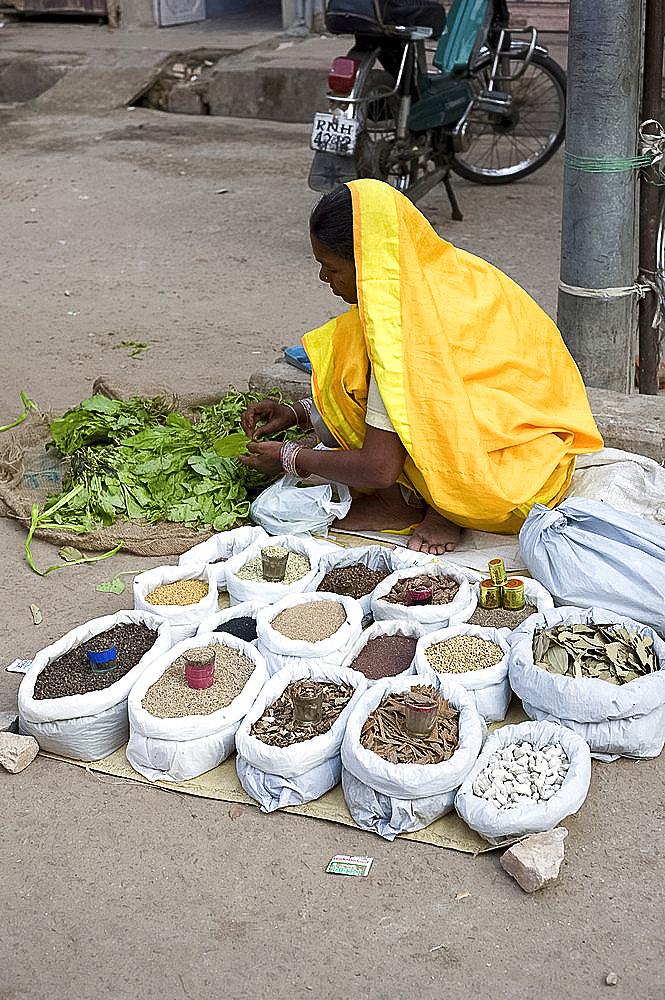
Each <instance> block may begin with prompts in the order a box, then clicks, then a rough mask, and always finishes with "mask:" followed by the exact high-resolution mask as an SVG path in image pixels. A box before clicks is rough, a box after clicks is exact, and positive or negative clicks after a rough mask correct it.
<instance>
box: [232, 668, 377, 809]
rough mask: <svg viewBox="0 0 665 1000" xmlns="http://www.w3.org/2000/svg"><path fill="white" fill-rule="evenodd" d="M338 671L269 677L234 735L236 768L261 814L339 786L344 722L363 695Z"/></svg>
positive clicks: (355, 679)
mask: <svg viewBox="0 0 665 1000" xmlns="http://www.w3.org/2000/svg"><path fill="white" fill-rule="evenodd" d="M365 685H366V681H365V678H364V677H362V675H360V674H357V673H355V672H354V671H352V670H345V669H344V668H342V667H337V668H335V667H330V666H326V667H320V666H318V665H316V664H315V665H312V666H309V665H305V664H300V665H292V666H290V667H285V668H284V669H283V670H280V671H279V673H277V674H273V676H272V677H270V679H269V680H268V681H267V683H266V684H265V685H264V687H263V689H262V690H261V693H260V695H259V697H258V698H257V700H256V701H255V703H254V705H253V706H252V708H251V710H250V711H249V713H248V714H247V715H246V716H245V718H244V720H243V721H242V723H241V724H240V726H239V728H238V732H237V733H236V750H237V752H238V756H237V761H236V768H237V771H238V778H239V779H240V783H241V785H242V787H243V788H244V789H245V791H246V792H247V793H248V794H249V795H251V796H252V798H253V799H255V800H256V801H257V802H258V803H259V805H260V806H261V809H262V810H263V812H273V811H274V810H275V809H281V808H283V807H284V806H293V805H300V804H302V803H303V802H311V801H313V800H314V799H318V798H319V797H320V796H321V795H323V794H324V793H325V792H327V791H329V790H330V789H331V788H334V786H335V785H336V784H337V783H338V782H339V779H340V773H341V769H342V762H341V758H340V747H341V745H342V738H343V736H344V730H345V728H346V722H347V719H348V717H349V715H350V713H351V711H352V709H353V706H354V705H355V703H356V701H357V700H358V698H359V696H360V695H361V694H362V692H363V691H364V690H365Z"/></svg>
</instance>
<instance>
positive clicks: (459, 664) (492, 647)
mask: <svg viewBox="0 0 665 1000" xmlns="http://www.w3.org/2000/svg"><path fill="white" fill-rule="evenodd" d="M425 656H426V657H427V659H428V661H429V664H430V666H431V668H432V670H436V671H439V672H440V673H450V674H463V673H466V672H467V670H484V669H485V667H493V666H494V665H495V664H496V663H498V662H499V661H500V660H502V659H503V657H504V653H503V650H502V649H501V647H500V646H497V644H496V643H495V642H490V640H489V639H481V638H480V636H476V635H454V636H451V637H450V639H444V640H443V641H442V642H435V643H433V644H432V645H431V646H428V647H427V649H426V650H425Z"/></svg>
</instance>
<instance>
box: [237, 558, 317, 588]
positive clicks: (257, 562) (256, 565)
mask: <svg viewBox="0 0 665 1000" xmlns="http://www.w3.org/2000/svg"><path fill="white" fill-rule="evenodd" d="M311 568H312V565H311V563H310V561H309V559H308V558H307V556H304V555H301V554H300V553H299V552H289V557H288V559H287V560H286V571H285V573H284V579H283V580H280V581H279V586H281V585H283V584H289V583H295V582H296V580H301V579H302V578H303V576H307V574H308V573H309V571H310V570H311ZM236 576H237V577H238V579H239V580H253V581H255V582H256V583H265V577H264V576H263V561H262V559H261V554H260V553H259V555H258V556H254V558H253V559H250V560H249V561H248V562H246V563H245V565H244V566H241V567H240V569H239V570H238V572H237V573H236Z"/></svg>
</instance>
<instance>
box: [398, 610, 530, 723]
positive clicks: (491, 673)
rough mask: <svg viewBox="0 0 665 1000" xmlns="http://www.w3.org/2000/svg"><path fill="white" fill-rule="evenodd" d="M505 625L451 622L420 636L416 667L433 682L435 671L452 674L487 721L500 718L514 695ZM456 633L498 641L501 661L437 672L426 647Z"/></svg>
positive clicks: (415, 660)
mask: <svg viewBox="0 0 665 1000" xmlns="http://www.w3.org/2000/svg"><path fill="white" fill-rule="evenodd" d="M505 632H506V629H497V628H484V627H482V626H480V625H451V626H450V627H449V628H442V629H439V630H438V631H436V632H430V633H428V635H425V636H423V637H422V638H421V639H419V640H418V645H417V647H416V655H415V658H414V665H415V671H416V673H417V674H419V675H420V676H421V677H423V678H425V679H426V680H427V683H431V681H430V679H429V678H430V677H431V675H432V674H433V673H435V674H437V676H439V677H445V676H450V677H452V678H454V680H455V682H456V683H457V684H461V685H462V687H463V688H465V689H466V690H467V691H468V692H469V694H470V695H471V697H472V699H473V702H474V704H475V706H476V708H477V709H478V712H479V713H480V715H482V717H483V719H484V720H485V722H501V721H502V720H503V719H505V717H506V712H507V710H508V705H509V704H510V699H511V697H512V691H511V689H510V682H509V680H508V653H509V650H510V643H509V641H508V638H507V636H506V635H505ZM457 635H473V636H476V637H477V638H478V639H487V640H488V642H493V643H495V644H496V645H497V646H498V647H499V648H500V649H501V651H502V652H503V657H502V658H501V659H500V660H499V662H498V663H495V664H494V665H493V666H491V667H484V668H483V669H482V670H465V671H463V672H462V673H459V674H449V675H446V674H445V673H444V672H441V673H438V672H437V671H435V670H434V668H433V667H432V666H431V665H430V662H429V660H428V659H427V650H428V649H429V647H430V646H434V645H436V643H437V642H444V641H445V640H446V639H452V638H453V636H457Z"/></svg>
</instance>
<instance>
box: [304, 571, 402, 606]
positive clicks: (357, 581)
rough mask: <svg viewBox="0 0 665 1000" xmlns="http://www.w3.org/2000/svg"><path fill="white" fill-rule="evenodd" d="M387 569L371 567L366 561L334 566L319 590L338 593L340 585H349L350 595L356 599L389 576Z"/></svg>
mask: <svg viewBox="0 0 665 1000" xmlns="http://www.w3.org/2000/svg"><path fill="white" fill-rule="evenodd" d="M389 575H390V574H389V571H388V570H387V569H370V568H369V566H365V564H364V563H353V564H352V565H351V566H333V568H332V569H331V570H329V571H328V572H327V573H326V575H325V576H324V578H323V580H321V583H320V584H319V585H318V587H317V588H316V589H317V590H325V591H327V592H328V593H331V594H335V593H337V588H338V587H340V586H341V587H347V588H348V590H347V591H346V593H348V595H349V597H354V598H355V599H356V600H358V598H360V597H366V596H367V594H371V593H372V591H373V590H374V588H375V587H378V585H379V584H380V583H381V581H382V580H385V578H386V577H387V576H389Z"/></svg>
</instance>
